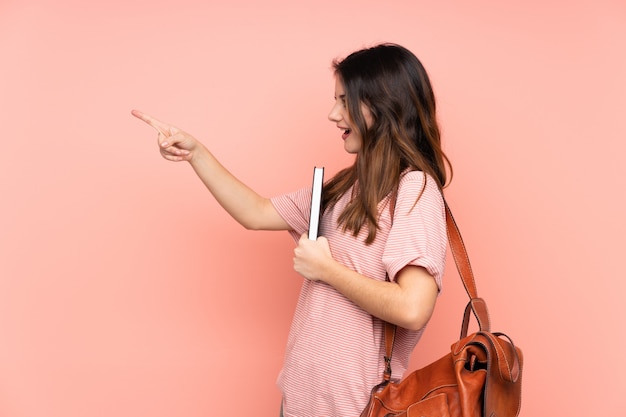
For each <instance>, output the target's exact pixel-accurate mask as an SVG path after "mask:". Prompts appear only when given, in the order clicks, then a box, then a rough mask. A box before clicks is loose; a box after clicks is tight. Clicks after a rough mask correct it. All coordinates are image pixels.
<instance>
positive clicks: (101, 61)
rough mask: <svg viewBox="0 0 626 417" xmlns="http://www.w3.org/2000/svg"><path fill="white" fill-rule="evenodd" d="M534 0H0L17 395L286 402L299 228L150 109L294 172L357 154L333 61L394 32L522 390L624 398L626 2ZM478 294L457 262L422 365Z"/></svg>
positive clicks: (6, 321)
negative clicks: (340, 109)
mask: <svg viewBox="0 0 626 417" xmlns="http://www.w3.org/2000/svg"><path fill="white" fill-rule="evenodd" d="M383 3H385V4H384V5H383ZM512 3H513V2H505V1H486V0H478V1H473V2H465V1H442V2H430V1H416V0H411V1H390V2H381V1H380V0H376V1H369V0H358V1H356V0H343V1H326V0H316V1H311V2H308V3H304V2H291V1H286V0H269V1H264V2H255V1H252V0H230V1H224V2H211V1H200V0H195V1H194V0H177V1H166V0H152V1H141V2H132V1H124V2H122V1H119V2H112V1H106V2H105V1H101V2H95V1H90V2H86V1H82V0H54V1H53V0H0V62H1V65H0V127H1V132H2V135H1V138H2V139H1V142H2V145H1V146H0V196H1V198H2V200H1V201H2V203H1V205H0V274H1V276H0V416H3V417H4V416H7V417H61V416H64V417H78V416H153V417H161V416H188V417H193V416H209V415H222V414H226V413H229V414H230V415H241V416H243V415H263V416H276V415H277V413H278V406H279V401H280V395H279V393H278V391H277V389H276V388H275V385H274V381H275V379H276V375H277V372H278V370H279V367H280V364H281V360H282V355H283V352H284V344H285V341H286V337H287V331H288V326H289V322H290V318H291V314H292V311H293V308H294V305H295V300H296V296H297V291H298V288H299V285H300V282H301V278H300V277H299V276H297V275H296V274H295V273H294V272H293V271H292V268H291V256H292V248H293V243H292V241H291V239H290V238H289V236H288V235H287V234H286V233H269V232H247V231H245V230H243V229H242V228H241V227H240V226H239V225H237V224H236V223H235V222H234V221H232V220H231V219H230V218H229V217H228V216H227V215H226V214H225V213H224V212H223V211H222V210H221V209H220V208H219V206H218V205H217V204H216V203H215V202H214V200H213V199H212V198H211V196H210V195H209V194H208V192H206V191H205V190H204V188H203V186H202V184H201V183H200V181H199V180H197V178H196V177H195V176H194V174H193V172H192V171H191V169H190V168H189V167H188V166H186V165H185V164H178V165H177V164H173V163H168V162H167V161H164V160H163V159H161V157H160V156H159V155H158V152H157V149H156V145H155V142H156V135H155V133H154V132H153V131H152V130H151V129H150V128H149V127H148V126H145V125H143V124H142V123H141V122H139V121H138V120H136V119H134V118H133V117H132V116H131V115H130V110H131V109H132V108H139V109H141V110H144V111H146V112H148V113H150V114H152V115H154V116H155V117H158V118H161V119H163V120H165V121H168V122H171V123H174V124H176V125H178V126H179V127H181V128H184V129H185V130H187V131H189V132H192V133H194V134H195V135H196V136H197V137H199V138H201V139H202V140H203V141H204V142H205V143H206V144H207V145H208V146H209V147H210V148H211V149H212V150H213V151H214V152H215V154H216V155H218V157H219V158H221V160H222V161H223V162H224V164H225V165H227V166H228V167H229V168H230V169H231V170H232V171H233V172H234V173H235V174H236V175H238V176H239V177H240V178H241V179H242V180H244V181H246V182H247V183H249V184H250V185H251V186H253V187H254V188H256V189H257V190H258V191H260V192H261V193H263V194H265V195H268V196H269V195H274V194H277V193H280V192H283V191H290V190H292V189H294V188H296V187H299V186H302V185H306V184H308V183H309V182H310V178H311V173H312V167H313V166H314V165H325V166H326V169H327V173H328V175H330V174H332V173H334V172H336V171H337V170H338V169H339V168H341V167H343V166H345V165H346V164H348V163H350V161H351V159H350V157H349V156H347V155H345V154H344V153H343V150H342V145H341V142H340V138H339V134H338V131H337V130H336V128H335V127H334V126H333V125H332V124H331V123H329V122H328V121H327V119H326V115H327V113H328V111H329V109H330V106H331V105H332V96H333V86H334V84H333V78H332V75H331V71H330V69H329V68H330V62H331V60H332V59H333V58H335V57H341V56H345V55H346V54H347V53H348V52H350V51H352V50H354V49H357V48H360V47H362V46H367V45H371V44H373V43H376V42H380V41H393V42H397V43H400V44H403V45H405V46H407V47H408V48H410V49H411V50H413V51H414V52H415V53H416V54H417V55H418V56H419V57H420V58H421V59H422V61H423V62H424V65H425V66H426V68H427V69H428V71H429V72H430V74H431V77H432V81H433V84H434V87H435V90H436V93H437V97H438V103H439V109H440V114H439V116H440V121H441V124H442V127H443V137H444V141H445V148H446V150H447V152H448V154H449V156H450V158H451V159H452V161H453V163H454V168H455V179H454V181H453V183H452V186H451V187H450V188H448V190H447V196H448V198H449V200H450V203H451V205H452V207H453V209H454V211H455V213H456V217H457V220H458V222H459V223H460V225H461V230H462V231H463V235H464V238H465V240H466V243H467V245H468V247H469V251H470V256H471V258H472V261H473V266H474V270H475V272H476V274H477V278H478V285H479V293H480V294H481V295H482V296H483V297H484V298H485V299H486V300H487V302H488V304H489V307H490V311H491V316H492V321H493V327H494V330H502V331H504V332H506V333H508V334H509V335H510V336H512V337H513V339H514V340H515V341H516V343H517V344H518V345H519V346H521V347H522V349H523V350H524V354H525V359H526V367H525V370H524V383H523V406H522V412H521V415H522V416H525V417H530V416H587V415H618V414H620V413H622V412H623V410H624V408H625V406H626V404H625V397H626V396H625V395H624V394H625V393H626V384H625V383H624V382H623V376H624V374H626V359H625V358H626V355H624V352H623V349H624V345H626V336H625V335H624V334H625V332H624V319H625V318H626V311H625V307H624V304H625V303H624V301H623V299H624V292H625V291H626V285H625V284H624V282H625V279H626V273H625V272H624V268H623V266H622V264H623V260H624V256H625V255H624V249H626V248H625V245H624V241H623V236H624V233H625V232H626V226H625V221H624V220H623V214H624V209H625V204H624V190H625V187H624V179H625V178H626V168H625V167H626V164H625V163H624V162H623V158H624V154H625V152H626V145H625V143H626V127H625V125H624V114H625V112H626V82H625V74H626V54H625V53H624V51H625V50H626V47H625V43H626V3H624V2H623V1H622V0H615V1H611V0H594V1H591V0H589V1H549V0H548V1H526V2H515V3H516V4H512ZM464 297H465V296H464V293H463V292H462V289H461V287H460V283H459V280H458V278H457V275H456V273H455V271H454V268H453V266H452V265H451V264H450V267H449V269H448V273H447V279H446V282H445V288H444V293H443V294H442V296H441V298H440V300H439V301H440V302H439V304H438V307H437V310H436V312H435V317H434V318H433V320H432V323H431V325H430V328H429V330H428V331H427V334H426V336H425V338H424V339H423V343H421V344H420V345H419V346H418V348H417V350H416V351H415V354H414V360H413V366H414V367H418V366H421V365H423V364H425V363H427V362H429V361H431V360H433V359H435V358H437V357H438V356H441V355H443V354H444V353H445V351H446V350H447V348H448V347H449V345H450V344H451V343H452V342H453V341H454V340H455V338H456V337H457V335H458V330H459V326H460V319H461V314H462V309H463V307H464V305H465V298H464Z"/></svg>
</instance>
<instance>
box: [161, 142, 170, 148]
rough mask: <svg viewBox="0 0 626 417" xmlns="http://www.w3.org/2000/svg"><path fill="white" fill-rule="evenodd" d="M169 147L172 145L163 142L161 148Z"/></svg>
mask: <svg viewBox="0 0 626 417" xmlns="http://www.w3.org/2000/svg"><path fill="white" fill-rule="evenodd" d="M168 146H170V144H169V143H167V142H162V143H161V147H163V148H167V147H168Z"/></svg>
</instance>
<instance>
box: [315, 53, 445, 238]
mask: <svg viewBox="0 0 626 417" xmlns="http://www.w3.org/2000/svg"><path fill="white" fill-rule="evenodd" d="M333 68H334V70H335V76H336V77H339V79H340V81H341V82H342V84H343V87H344V89H345V93H346V102H347V109H348V114H349V115H350V118H351V119H352V124H353V128H354V129H355V130H356V131H357V132H356V133H358V134H360V135H361V138H362V139H363V143H362V146H361V149H360V151H359V153H358V154H357V156H356V159H355V162H354V164H353V165H352V166H351V167H349V168H346V169H344V170H342V171H340V172H339V173H337V175H335V176H334V177H333V178H332V179H331V180H330V181H328V183H327V184H326V185H325V188H324V195H323V200H322V204H323V208H324V210H325V209H327V208H329V207H332V206H334V205H335V203H336V202H337V201H338V200H339V198H340V197H341V196H342V195H343V194H345V193H346V192H348V190H349V189H350V187H352V186H354V188H353V191H352V196H351V201H350V202H349V203H348V205H347V206H346V208H345V209H344V211H343V212H342V213H341V214H340V216H339V225H341V226H342V227H343V229H344V231H351V232H352V233H353V234H354V235H355V236H356V235H357V234H358V233H359V232H360V230H361V228H362V227H363V226H366V227H367V230H368V235H367V239H366V241H365V243H366V244H370V243H372V242H373V241H374V239H375V238H376V230H377V229H378V217H379V213H378V203H380V202H381V201H382V200H383V199H384V198H385V197H386V196H388V195H391V196H392V198H394V199H395V196H396V194H397V191H398V184H399V183H400V178H401V175H402V174H403V173H404V172H405V171H407V170H413V171H414V170H418V171H422V172H423V173H424V176H425V180H426V178H428V177H427V176H426V174H428V175H429V176H430V177H432V178H433V179H434V181H435V182H436V183H437V186H438V187H439V188H440V189H443V187H444V186H446V185H447V176H446V165H447V166H448V167H449V168H450V173H451V171H452V170H451V165H450V162H449V160H448V158H447V157H446V155H445V154H444V152H443V150H442V149H441V140H440V132H439V126H438V125H437V120H436V115H435V96H434V94H433V90H432V87H431V84H430V80H429V78H428V74H427V73H426V70H425V69H424V67H423V66H422V64H421V62H420V61H419V60H418V59H417V57H416V56H415V55H414V54H413V53H412V52H410V51H409V50H407V49H406V48H404V47H402V46H399V45H395V44H382V45H378V46H375V47H372V48H367V49H362V50H359V51H356V52H353V53H352V54H350V55H349V56H348V57H346V58H345V59H343V60H341V61H334V62H333ZM361 103H363V104H365V105H366V106H367V107H368V108H369V110H370V112H371V114H372V119H373V121H372V124H371V126H369V128H368V126H367V125H366V123H365V119H364V117H363V113H362V112H361ZM425 184H426V181H425V182H424V187H425ZM422 191H423V189H422ZM420 195H421V194H420Z"/></svg>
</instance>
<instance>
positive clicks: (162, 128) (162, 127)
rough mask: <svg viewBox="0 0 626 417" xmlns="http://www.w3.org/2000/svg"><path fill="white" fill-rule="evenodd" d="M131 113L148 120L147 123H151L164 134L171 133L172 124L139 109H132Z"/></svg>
mask: <svg viewBox="0 0 626 417" xmlns="http://www.w3.org/2000/svg"><path fill="white" fill-rule="evenodd" d="M131 114H132V115H133V116H135V117H136V118H138V119H140V120H143V121H144V122H146V123H147V124H149V125H150V126H152V127H153V128H155V129H156V130H157V131H159V132H161V133H163V134H169V133H170V125H168V124H167V123H164V122H162V121H160V120H157V119H155V118H154V117H152V116H148V115H147V114H145V113H142V112H140V111H139V110H132V111H131Z"/></svg>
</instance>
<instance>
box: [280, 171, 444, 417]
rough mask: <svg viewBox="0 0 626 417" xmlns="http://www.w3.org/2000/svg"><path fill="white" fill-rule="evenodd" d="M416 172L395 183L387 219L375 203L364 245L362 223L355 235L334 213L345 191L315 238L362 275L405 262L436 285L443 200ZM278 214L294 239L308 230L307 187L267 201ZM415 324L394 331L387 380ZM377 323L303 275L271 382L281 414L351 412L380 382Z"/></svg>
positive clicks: (414, 334)
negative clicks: (371, 237)
mask: <svg viewBox="0 0 626 417" xmlns="http://www.w3.org/2000/svg"><path fill="white" fill-rule="evenodd" d="M423 184H424V174H423V173H422V172H419V171H412V172H408V173H407V174H406V175H404V177H403V178H402V179H401V181H400V186H399V190H398V197H397V200H396V204H395V211H394V216H393V225H392V219H391V216H390V213H389V210H388V207H389V198H386V199H384V200H383V201H382V202H381V203H380V204H379V211H380V217H379V227H380V229H379V230H378V231H377V234H376V239H375V241H374V242H373V243H372V244H371V245H367V246H366V245H365V243H364V242H365V238H366V237H367V230H366V227H363V228H362V230H361V232H360V234H359V235H358V236H356V237H354V236H353V235H352V232H343V231H342V228H341V227H340V226H339V227H338V225H337V218H338V217H339V215H340V214H341V212H342V210H343V209H344V208H345V206H346V204H347V203H348V201H349V198H350V196H351V195H352V192H351V190H348V192H346V193H345V194H344V196H343V197H342V198H341V199H340V200H339V201H338V202H337V204H336V205H335V206H334V207H333V208H332V209H330V210H327V211H326V212H325V213H324V214H323V215H322V219H321V222H320V235H321V236H324V237H326V238H327V239H328V242H329V244H330V249H331V252H332V255H333V258H334V259H335V260H337V261H338V262H340V263H342V264H343V265H346V266H348V267H349V268H351V269H353V270H355V271H357V272H359V273H360V274H362V275H365V276H367V277H370V278H372V279H377V280H385V277H386V274H388V275H389V279H391V280H394V279H395V277H396V274H397V273H398V272H399V271H400V270H401V269H402V268H403V267H405V266H406V265H417V266H422V267H424V268H426V270H428V272H429V273H430V274H431V275H432V276H433V277H434V279H435V281H436V282H437V285H438V286H439V288H441V278H442V276H443V269H444V263H445V254H446V244H447V237H446V222H445V212H444V205H443V199H442V196H441V192H440V191H439V189H438V188H437V185H436V184H435V181H434V180H433V179H432V178H429V179H428V181H427V184H426V188H425V190H424V193H423V194H422V196H421V197H420V198H419V200H418V201H417V203H416V200H417V198H418V196H419V194H420V192H421V190H422V187H423ZM272 203H273V205H274V207H275V208H276V210H277V211H278V213H279V214H280V215H281V216H282V217H283V219H284V220H285V221H286V222H287V223H288V224H289V226H290V227H291V229H292V230H291V231H290V233H291V235H292V236H293V238H294V239H295V240H296V241H297V240H298V239H299V238H300V236H301V235H302V233H304V232H306V231H307V230H308V222H309V211H310V204H311V187H307V188H303V189H301V190H299V191H296V192H293V193H290V194H285V195H282V196H279V197H275V198H273V199H272ZM422 332H423V329H422V330H418V331H411V330H406V329H402V328H398V331H397V336H396V340H395V345H394V351H393V361H392V370H393V378H394V379H399V378H401V377H402V375H403V373H404V371H405V370H406V368H407V367H408V362H409V357H410V354H411V352H412V350H413V348H414V347H415V345H416V344H417V341H418V340H419V338H420V336H421V335H422ZM383 352H384V337H383V322H382V321H381V320H380V319H378V318H376V317H373V316H372V315H370V314H369V313H367V312H366V311H364V310H362V309H361V308H359V307H358V306H356V305H355V304H353V303H352V302H351V301H350V300H348V299H347V298H345V297H344V296H343V295H341V294H340V293H339V292H337V291H336V290H335V289H334V288H333V287H331V286H329V285H328V284H326V283H323V282H321V281H308V280H305V281H304V283H303V285H302V289H301V292H300V296H299V299H298V304H297V306H296V311H295V314H294V318H293V322H292V325H291V330H290V333H289V338H288V341H287V349H286V354H285V361H284V364H283V368H282V370H281V372H280V375H279V377H278V386H279V388H280V390H281V391H282V393H283V413H284V416H285V417H331V416H338V417H345V416H358V415H359V414H360V413H361V411H362V409H363V408H364V407H365V405H366V403H367V401H368V397H369V393H370V390H371V388H372V387H373V386H374V385H376V384H377V383H379V382H380V381H381V380H382V373H383V369H384V361H383Z"/></svg>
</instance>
